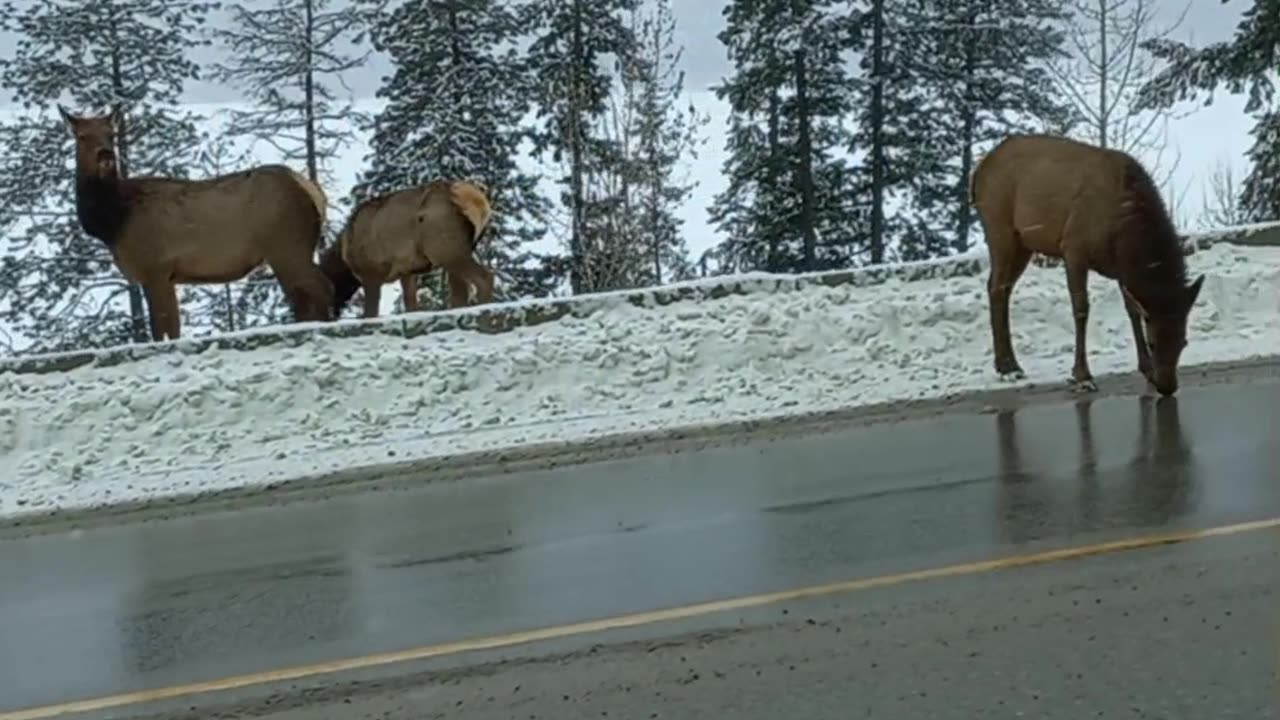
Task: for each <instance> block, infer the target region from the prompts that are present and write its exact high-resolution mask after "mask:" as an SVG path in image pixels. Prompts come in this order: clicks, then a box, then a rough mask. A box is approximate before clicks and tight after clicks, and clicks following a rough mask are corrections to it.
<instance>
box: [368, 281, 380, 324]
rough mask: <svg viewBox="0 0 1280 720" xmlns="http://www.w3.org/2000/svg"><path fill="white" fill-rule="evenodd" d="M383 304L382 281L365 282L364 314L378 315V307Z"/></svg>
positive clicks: (369, 315)
mask: <svg viewBox="0 0 1280 720" xmlns="http://www.w3.org/2000/svg"><path fill="white" fill-rule="evenodd" d="M381 304H382V283H365V284H364V316H365V317H367V318H376V317H378V307H379V305H381Z"/></svg>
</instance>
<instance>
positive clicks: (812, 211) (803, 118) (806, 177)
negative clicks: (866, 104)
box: [795, 49, 818, 272]
mask: <svg viewBox="0 0 1280 720" xmlns="http://www.w3.org/2000/svg"><path fill="white" fill-rule="evenodd" d="M795 72H796V114H797V115H798V117H797V120H798V122H799V126H800V127H799V138H798V139H799V143H800V147H799V156H800V157H798V158H796V160H797V161H798V164H797V166H796V182H797V183H798V184H799V186H800V187H799V190H800V233H801V235H802V236H803V239H804V269H805V271H806V272H813V271H814V270H817V254H818V232H817V229H816V226H817V214H818V213H817V210H816V207H815V206H816V204H817V201H816V199H815V197H814V183H813V129H812V128H811V127H810V124H811V121H812V117H811V113H810V112H809V110H810V108H809V68H808V58H807V57H806V55H805V51H804V50H803V49H801V50H797V51H796V53H795Z"/></svg>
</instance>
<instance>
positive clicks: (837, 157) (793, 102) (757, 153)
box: [711, 0, 866, 272]
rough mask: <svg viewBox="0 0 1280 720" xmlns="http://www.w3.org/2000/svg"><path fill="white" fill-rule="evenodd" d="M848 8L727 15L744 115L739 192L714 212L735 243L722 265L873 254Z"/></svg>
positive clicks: (741, 4) (722, 199) (782, 266)
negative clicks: (865, 213)
mask: <svg viewBox="0 0 1280 720" xmlns="http://www.w3.org/2000/svg"><path fill="white" fill-rule="evenodd" d="M844 5H845V3H842V2H836V1H835V0H732V1H731V2H730V3H729V5H728V7H726V9H725V16H726V18H727V20H728V27H726V28H725V30H724V31H722V32H721V33H720V35H719V39H720V41H721V42H722V43H724V44H725V46H726V47H727V48H728V52H729V59H730V61H731V62H732V63H733V66H734V70H733V75H732V77H731V78H729V79H728V80H727V81H726V82H725V83H723V84H721V85H720V86H718V87H717V88H716V94H717V96H718V97H720V98H721V99H725V100H727V101H728V102H729V105H730V108H731V110H732V116H731V118H730V126H729V137H728V140H727V149H728V151H729V158H728V160H727V161H726V162H725V167H724V173H725V175H726V177H727V178H728V180H729V186H728V187H727V188H726V189H725V190H724V191H723V192H722V193H720V194H719V195H718V196H717V197H716V199H715V201H714V203H713V205H712V207H711V219H712V221H713V222H714V223H715V224H716V225H717V227H719V228H720V229H721V230H723V231H725V233H726V234H727V235H728V239H727V240H725V241H724V243H723V244H722V245H721V247H720V248H719V250H720V252H719V253H718V256H719V260H720V262H721V267H722V268H735V269H739V270H745V269H760V270H768V271H773V272H783V271H796V270H818V269H824V268H832V267H841V266H845V265H848V264H849V263H850V262H852V261H853V259H854V258H855V257H856V256H858V255H859V254H860V253H861V252H862V251H863V247H864V244H865V241H866V233H865V231H864V228H863V227H862V225H861V223H860V222H859V221H860V219H861V218H860V215H859V213H858V207H857V198H856V196H855V194H854V191H855V187H854V184H853V178H852V171H851V166H850V164H849V158H848V157H847V154H846V153H847V150H846V149H847V148H848V146H849V145H850V144H851V141H852V138H851V136H850V134H849V132H848V130H847V129H846V128H845V127H844V124H843V120H844V118H845V117H846V116H848V115H850V114H851V113H852V111H853V106H852V104H851V101H852V99H853V93H852V92H851V85H852V82H851V78H849V76H848V75H847V73H846V69H845V68H846V66H847V63H848V60H849V57H848V52H849V50H850V38H851V33H850V32H849V25H848V22H847V20H848V17H847V9H846V8H845V7H844Z"/></svg>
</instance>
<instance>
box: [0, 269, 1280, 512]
mask: <svg viewBox="0 0 1280 720" xmlns="http://www.w3.org/2000/svg"><path fill="white" fill-rule="evenodd" d="M1188 262H1189V264H1190V265H1191V269H1192V272H1193V273H1205V274H1206V275H1207V276H1208V279H1207V280H1206V283H1205V287H1204V290H1203V291H1202V293H1201V300H1200V304H1199V306H1198V307H1197V309H1196V311H1195V313H1194V314H1193V317H1192V330H1191V345H1190V347H1189V348H1188V349H1187V351H1186V353H1185V355H1184V362H1185V363H1187V364H1195V363H1202V362H1211V361H1217V360H1235V359H1247V358H1251V357H1257V356H1260V355H1262V354H1265V353H1274V352H1276V348H1277V347H1280V248H1274V247H1242V246H1237V245H1229V244H1215V245H1213V246H1212V247H1211V248H1209V249H1207V250H1202V251H1200V252H1197V253H1195V254H1193V255H1191V256H1190V257H1189V258H1188ZM975 263H976V264H977V265H979V266H981V265H982V263H981V261H980V260H978V259H974V258H968V259H963V260H961V261H959V262H952V263H940V264H934V266H932V267H929V268H926V267H925V266H920V268H921V269H920V270H919V273H922V274H924V275H926V276H930V275H931V276H932V277H931V278H930V279H921V280H916V281H913V282H906V281H903V280H901V279H898V278H897V277H895V276H894V274H893V273H885V272H881V273H880V274H879V276H876V272H875V271H873V272H871V273H864V274H863V275H862V276H859V277H863V280H857V281H849V282H845V283H832V282H830V281H827V280H822V279H821V278H820V277H818V276H798V277H797V276H789V277H775V276H769V275H753V276H744V277H740V278H737V279H735V280H734V281H733V282H732V283H730V284H729V285H728V286H726V285H725V284H723V283H719V282H702V283H689V284H685V285H682V286H681V287H678V288H666V289H663V290H660V291H649V292H647V293H616V294H610V295H601V296H596V297H593V298H591V299H590V300H585V301H575V302H572V303H560V305H569V306H572V307H571V308H570V310H569V311H566V312H565V313H563V314H562V315H560V316H559V319H557V320H555V321H552V322H543V323H541V324H539V325H536V326H533V325H530V326H527V327H515V328H514V329H510V330H508V331H505V332H493V333H483V332H474V331H470V330H459V329H453V330H448V329H442V328H439V327H437V328H435V329H434V330H433V331H431V332H426V331H424V330H423V327H425V326H424V325H423V323H437V324H439V323H444V324H449V323H453V324H454V325H455V326H458V325H466V324H468V323H475V322H480V320H479V317H480V315H481V313H478V312H477V311H474V310H472V311H455V312H451V313H441V314H439V315H437V316H436V319H434V320H429V319H426V318H416V319H413V318H411V319H403V318H392V319H389V320H387V321H384V322H381V323H374V322H352V323H342V324H339V325H337V326H335V325H333V324H330V325H329V326H328V328H329V329H327V330H326V329H324V328H320V331H319V332H317V331H311V332H296V331H288V332H286V331H285V330H281V331H280V332H279V333H277V334H278V335H287V336H288V340H287V342H285V341H283V340H280V338H277V340H278V341H280V344H276V345H270V346H264V347H257V348H251V349H226V348H219V347H217V345H218V342H221V343H223V344H231V345H240V346H242V347H247V346H248V345H251V344H252V343H253V342H254V341H252V339H251V338H250V337H249V335H247V334H246V335H245V336H244V337H242V338H241V339H239V340H234V339H233V340H221V341H218V342H205V343H203V344H198V343H190V344H186V345H183V344H177V347H176V348H174V347H171V348H169V349H168V350H164V351H160V350H148V351H146V352H145V354H146V356H145V357H141V358H140V359H136V360H133V361H130V362H116V363H115V364H103V365H101V366H84V367H80V368H78V369H75V370H70V371H66V372H0V397H3V398H5V400H4V402H3V406H2V407H0V468H3V469H4V470H3V472H2V474H0V515H6V516H12V515H14V514H27V513H35V514H43V513H46V512H48V511H50V510H53V509H58V510H62V511H65V510H69V509H84V508H89V507H96V506H98V505H102V504H109V503H114V502H123V501H136V500H138V499H145V498H152V497H156V496H161V495H173V494H191V493H211V492H218V491H222V490H227V489H231V488H243V487H245V486H249V487H265V486H269V485H278V484H280V483H281V482H284V481H289V480H293V479H298V478H304V477H308V476H313V475H316V474H323V473H327V472H332V471H336V470H339V469H343V468H352V467H358V466H376V465H379V464H384V463H388V462H401V461H405V460H410V459H415V458H432V457H445V456H451V455H456V454H460V453H467V452H473V451H478V450H484V449H498V448H511V447H515V446H520V445H522V444H527V443H539V442H548V441H551V442H554V441H561V442H568V441H573V440H580V439H587V438H592V437H599V436H601V435H604V434H610V433H618V432H628V431H636V430H644V429H654V428H661V427H670V426H673V425H685V424H705V423H715V422H717V421H724V420H743V419H748V418H763V417H766V416H771V415H778V414H787V413H796V412H812V411H815V410H822V409H836V408H841V407H848V406H855V405H862V404H871V403H877V402H884V401H896V400H907V399H921V398H926V397H932V396H940V395H947V394H952V393H956V392H963V391H967V390H981V389H985V388H995V387H1008V384H1006V383H1003V382H1001V381H999V380H998V379H997V378H996V377H995V375H994V372H993V370H992V368H991V361H990V343H991V340H990V332H989V329H988V320H987V317H988V315H987V298H986V291H985V272H984V271H981V269H980V268H978V269H974V268H969V269H968V270H965V271H964V272H961V271H959V270H956V269H955V268H960V267H963V266H965V265H966V264H975ZM966 273H968V274H966ZM726 288H727V289H726ZM1090 290H1091V293H1092V304H1091V307H1092V313H1091V317H1090V325H1089V331H1090V333H1091V336H1090V339H1089V343H1090V357H1091V365H1092V368H1093V370H1094V372H1095V373H1096V374H1099V375H1102V374H1105V373H1108V372H1114V371H1131V370H1133V365H1134V363H1135V360H1134V350H1133V347H1132V339H1131V336H1130V331H1129V327H1128V320H1127V317H1126V316H1125V314H1124V310H1123V307H1122V304H1121V301H1120V297H1119V293H1118V292H1117V290H1116V289H1115V286H1114V285H1113V284H1112V283H1110V282H1108V281H1105V280H1103V279H1102V278H1099V277H1096V276H1095V277H1091V281H1090ZM682 298H684V299H682ZM552 306H555V304H554V303H553V304H547V303H543V304H541V305H539V304H537V303H528V304H523V305H520V306H518V307H517V308H516V309H515V311H516V312H517V313H518V312H526V313H532V312H546V308H547V307H552ZM539 307H541V308H542V310H537V308H539ZM352 327H360V328H363V329H362V330H361V331H360V332H365V333H368V334H361V335H354V336H350V337H341V336H340V335H341V334H343V333H347V332H351V328H352ZM1012 327H1013V331H1014V342H1015V346H1016V349H1017V350H1018V353H1019V360H1020V361H1021V363H1022V365H1023V367H1024V368H1025V369H1026V371H1027V373H1028V379H1027V381H1026V383H1028V384H1030V383H1044V382H1051V383H1056V382H1058V381H1061V380H1064V379H1065V378H1066V377H1067V374H1068V372H1069V370H1070V366H1071V349H1072V329H1071V313H1070V308H1069V305H1068V303H1067V294H1066V288H1065V284H1064V280H1063V277H1062V275H1061V271H1060V270H1046V269H1041V268H1035V267H1033V268H1031V269H1029V270H1028V272H1027V274H1026V276H1025V277H1024V279H1023V280H1022V282H1021V283H1020V284H1019V286H1018V288H1017V289H1016V290H1015V293H1014V299H1013V304H1012ZM321 332H323V333H324V334H328V335H339V336H338V337H332V336H330V337H324V336H322V335H321V334H320V333H321ZM261 334H262V333H258V335H261ZM268 334H269V333H268ZM28 369H30V368H28Z"/></svg>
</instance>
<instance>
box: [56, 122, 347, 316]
mask: <svg viewBox="0 0 1280 720" xmlns="http://www.w3.org/2000/svg"><path fill="white" fill-rule="evenodd" d="M58 110H59V111H60V112H61V113H62V118H63V120H65V121H66V124H67V127H68V128H69V129H70V131H71V133H72V135H73V136H74V137H75V148H76V183H75V194H76V213H77V216H78V217H79V220H80V227H81V228H83V230H84V231H85V233H87V234H89V235H90V236H92V237H95V238H97V239H98V240H101V241H102V242H103V243H104V244H105V245H106V246H107V249H108V250H110V252H111V257H112V260H113V261H114V262H115V266H116V267H117V268H119V270H120V272H121V274H123V275H124V277H125V279H126V280H128V281H129V282H132V283H137V284H138V285H140V286H142V290H143V293H144V295H145V296H146V301H147V309H148V311H149V313H148V314H149V315H150V318H151V337H152V339H153V340H161V339H163V338H166V337H167V338H169V339H171V340H176V339H177V338H178V336H179V331H180V328H179V325H180V319H179V313H178V294H177V288H176V287H175V285H176V284H198V283H225V282H231V281H233V280H239V279H241V278H243V277H245V276H246V275H248V274H249V273H250V272H251V271H252V270H253V269H254V268H256V267H258V266H260V265H261V264H262V263H263V262H266V263H267V264H268V265H270V266H271V269H272V270H273V271H275V275H276V279H277V281H278V282H279V283H280V287H281V288H282V289H283V290H284V293H285V296H286V297H287V298H288V299H289V303H290V305H291V306H292V307H293V312H294V316H295V319H296V320H298V321H320V320H328V319H331V316H330V312H329V308H330V306H331V305H332V299H331V298H332V297H333V286H332V285H331V284H330V282H329V280H328V279H327V278H325V276H324V274H323V273H322V272H321V271H320V269H319V267H317V265H316V263H315V260H314V253H315V250H316V248H317V247H318V245H319V243H320V240H321V232H322V228H323V227H324V218H325V212H326V200H325V196H324V192H323V191H322V190H321V189H320V188H319V187H317V186H316V185H315V184H314V183H312V182H310V181H309V180H307V178H305V177H303V176H302V175H301V174H299V173H297V172H296V171H294V170H292V169H291V168H288V167H286V166H284V165H260V166H257V167H253V168H250V169H248V170H242V171H240V172H235V173H230V174H226V175H219V176H216V177H212V178H206V179H200V180H185V179H180V178H170V177H150V176H148V177H128V178H125V177H121V174H120V170H119V165H118V162H117V159H116V146H115V122H114V118H113V116H112V115H103V116H90V117H78V116H75V115H72V114H71V113H70V112H68V111H67V110H66V108H64V107H62V106H61V105H59V106H58Z"/></svg>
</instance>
